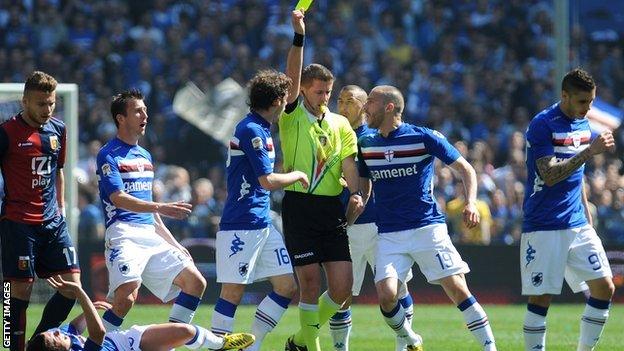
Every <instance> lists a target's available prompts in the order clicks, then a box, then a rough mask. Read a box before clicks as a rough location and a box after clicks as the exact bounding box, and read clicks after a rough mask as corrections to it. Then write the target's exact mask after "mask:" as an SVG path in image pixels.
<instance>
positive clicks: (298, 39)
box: [293, 33, 305, 48]
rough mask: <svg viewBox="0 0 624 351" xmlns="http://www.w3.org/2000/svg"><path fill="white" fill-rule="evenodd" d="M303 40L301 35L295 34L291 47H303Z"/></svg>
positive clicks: (303, 36)
mask: <svg viewBox="0 0 624 351" xmlns="http://www.w3.org/2000/svg"><path fill="white" fill-rule="evenodd" d="M304 38H305V35H303V34H299V33H295V36H294V37H293V46H297V47H300V48H301V47H303V39H304Z"/></svg>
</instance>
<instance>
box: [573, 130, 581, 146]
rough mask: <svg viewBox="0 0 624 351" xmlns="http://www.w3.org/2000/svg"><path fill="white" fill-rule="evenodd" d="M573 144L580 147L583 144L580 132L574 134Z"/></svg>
mask: <svg viewBox="0 0 624 351" xmlns="http://www.w3.org/2000/svg"><path fill="white" fill-rule="evenodd" d="M572 144H573V145H574V147H576V148H578V147H579V146H581V135H580V134H578V133H574V134H572Z"/></svg>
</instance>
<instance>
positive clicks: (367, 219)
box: [329, 85, 414, 351]
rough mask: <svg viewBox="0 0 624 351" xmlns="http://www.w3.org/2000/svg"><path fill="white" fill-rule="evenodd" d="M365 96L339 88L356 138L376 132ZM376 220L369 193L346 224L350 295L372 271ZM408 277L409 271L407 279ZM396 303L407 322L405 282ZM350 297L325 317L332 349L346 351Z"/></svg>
mask: <svg viewBox="0 0 624 351" xmlns="http://www.w3.org/2000/svg"><path fill="white" fill-rule="evenodd" d="M367 97H368V95H367V94H366V92H365V91H364V90H363V89H362V88H360V87H359V86H357V85H347V86H345V87H343V88H342V89H341V90H340V94H339V95H338V112H339V114H341V115H343V116H345V117H346V118H347V119H348V120H349V123H350V124H351V127H352V128H353V130H355V134H356V135H357V137H358V138H360V137H362V136H364V135H368V134H374V133H377V130H375V129H371V128H370V127H369V126H368V125H367V124H366V116H365V114H364V109H363V107H364V104H365V103H366V98H367ZM349 195H350V192H349V189H347V188H345V190H344V192H343V194H342V198H343V203H344V204H345V207H347V206H346V204H348V202H349ZM349 219H351V220H352V219H353V213H348V214H347V220H349ZM376 219H377V216H376V211H375V199H374V198H373V196H370V198H369V200H368V203H367V204H366V208H365V209H364V212H362V213H361V214H360V215H359V216H358V217H357V219H356V220H355V222H354V223H351V222H349V226H348V227H347V235H348V236H349V249H350V251H351V261H352V263H353V287H352V289H351V294H352V295H353V296H358V295H359V294H360V289H361V288H362V283H363V282H364V275H365V273H366V266H367V265H370V267H371V270H372V271H373V272H374V271H375V251H376V250H377V237H378V233H377V225H375V220H376ZM410 277H411V273H410V275H409V277H408V278H407V280H409V279H410ZM398 296H399V302H400V303H401V305H402V306H403V308H404V309H405V315H406V321H407V323H408V324H409V323H411V321H412V315H413V314H414V303H413V301H412V297H411V296H410V294H409V291H408V290H407V284H406V283H403V284H401V286H400V288H399V293H398ZM351 300H352V299H351V298H349V299H348V300H347V301H346V302H345V303H343V304H342V306H341V308H340V310H339V311H338V312H336V314H334V316H332V317H331V319H330V320H329V330H330V333H331V336H332V340H333V343H334V349H335V350H336V351H348V350H349V335H350V333H351V328H352V322H351ZM397 350H399V351H402V350H405V345H402V344H400V340H399V339H397Z"/></svg>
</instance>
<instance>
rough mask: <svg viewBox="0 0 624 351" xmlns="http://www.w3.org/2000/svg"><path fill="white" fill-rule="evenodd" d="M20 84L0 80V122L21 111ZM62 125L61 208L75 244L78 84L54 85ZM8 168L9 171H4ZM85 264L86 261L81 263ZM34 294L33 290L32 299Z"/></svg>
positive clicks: (77, 214)
mask: <svg viewBox="0 0 624 351" xmlns="http://www.w3.org/2000/svg"><path fill="white" fill-rule="evenodd" d="M23 93H24V83H0V123H2V122H4V121H6V120H7V119H9V118H11V117H12V116H14V115H15V114H17V113H18V112H19V111H20V110H22V106H21V100H22V95H23ZM53 115H54V116H55V117H57V118H59V119H61V120H62V121H63V122H64V123H65V125H66V128H67V129H66V131H67V144H66V151H65V152H66V155H65V166H64V168H63V174H64V175H65V194H64V196H65V208H66V211H67V228H68V229H69V233H70V235H71V237H72V240H73V243H74V245H75V246H77V245H78V217H79V215H80V213H79V210H78V184H77V181H76V177H75V169H76V167H77V164H78V85H77V84H73V83H61V84H58V85H57V86H56V109H55V111H54V114H53ZM5 171H10V170H5ZM84 264H88V263H86V262H85V263H84ZM36 296H37V294H36V293H35V292H34V291H33V298H34V300H35V301H34V302H36V300H37V298H36Z"/></svg>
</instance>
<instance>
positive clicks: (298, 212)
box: [279, 11, 364, 351]
mask: <svg viewBox="0 0 624 351" xmlns="http://www.w3.org/2000/svg"><path fill="white" fill-rule="evenodd" d="M296 12H298V11H296ZM293 20H296V16H293ZM293 28H296V31H295V35H294V39H293V46H292V47H291V49H290V51H289V53H288V60H287V63H286V75H287V76H288V77H290V78H291V79H292V81H293V86H292V88H291V90H290V91H289V93H290V94H289V96H288V105H287V106H286V110H285V112H284V114H283V115H282V116H281V118H280V120H279V136H280V140H281V146H282V153H283V163H284V171H285V172H292V171H301V172H303V173H305V174H307V176H308V179H309V180H310V186H309V187H308V189H304V188H303V187H302V186H301V185H300V184H298V183H296V184H293V185H291V186H289V187H287V188H285V190H286V194H285V195H284V200H283V203H282V218H283V224H284V234H285V238H286V247H287V249H288V252H289V254H290V257H291V260H292V264H293V266H294V267H295V272H296V273H297V279H298V281H299V294H300V302H299V317H300V320H299V322H300V325H301V329H300V330H299V331H298V332H297V333H296V334H295V335H292V336H291V337H289V338H288V341H287V342H286V348H285V349H286V350H291V351H295V350H306V347H307V350H309V351H320V346H319V341H318V334H319V329H320V326H321V325H323V324H324V323H325V322H327V320H328V319H329V318H330V317H331V316H332V315H333V314H334V313H335V312H336V311H337V310H338V309H339V308H340V306H341V305H342V303H343V302H344V301H345V300H346V299H347V298H348V297H349V296H350V295H351V285H352V281H353V274H352V267H351V257H350V254H349V241H348V237H347V221H346V218H345V213H344V208H343V206H342V204H341V202H340V197H339V195H340V193H341V192H342V189H343V186H342V185H341V182H340V179H341V178H342V177H343V176H344V179H345V180H346V182H347V186H348V188H349V191H350V192H351V196H350V199H349V209H348V211H347V213H356V214H357V213H360V212H361V211H362V210H363V209H364V204H363V200H362V196H361V192H360V191H359V186H358V180H359V175H358V172H357V167H356V164H355V155H356V153H357V138H356V135H355V132H354V131H353V129H352V128H351V125H350V124H349V121H348V120H347V119H346V118H345V117H343V116H341V115H338V114H335V113H332V112H330V111H329V110H328V109H327V102H328V101H329V97H330V95H331V92H332V87H333V85H334V76H333V75H332V73H331V72H330V71H329V70H328V69H327V68H325V67H324V66H322V65H319V64H311V65H309V66H307V67H305V68H304V69H303V71H302V70H301V67H302V63H303V42H304V35H305V25H304V23H303V18H301V23H299V26H295V25H293ZM299 97H301V99H300V98H299ZM319 265H322V266H323V270H324V271H325V278H326V281H327V285H328V290H327V291H325V292H323V294H321V291H320V288H321V270H320V266H319ZM319 295H320V297H319Z"/></svg>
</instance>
